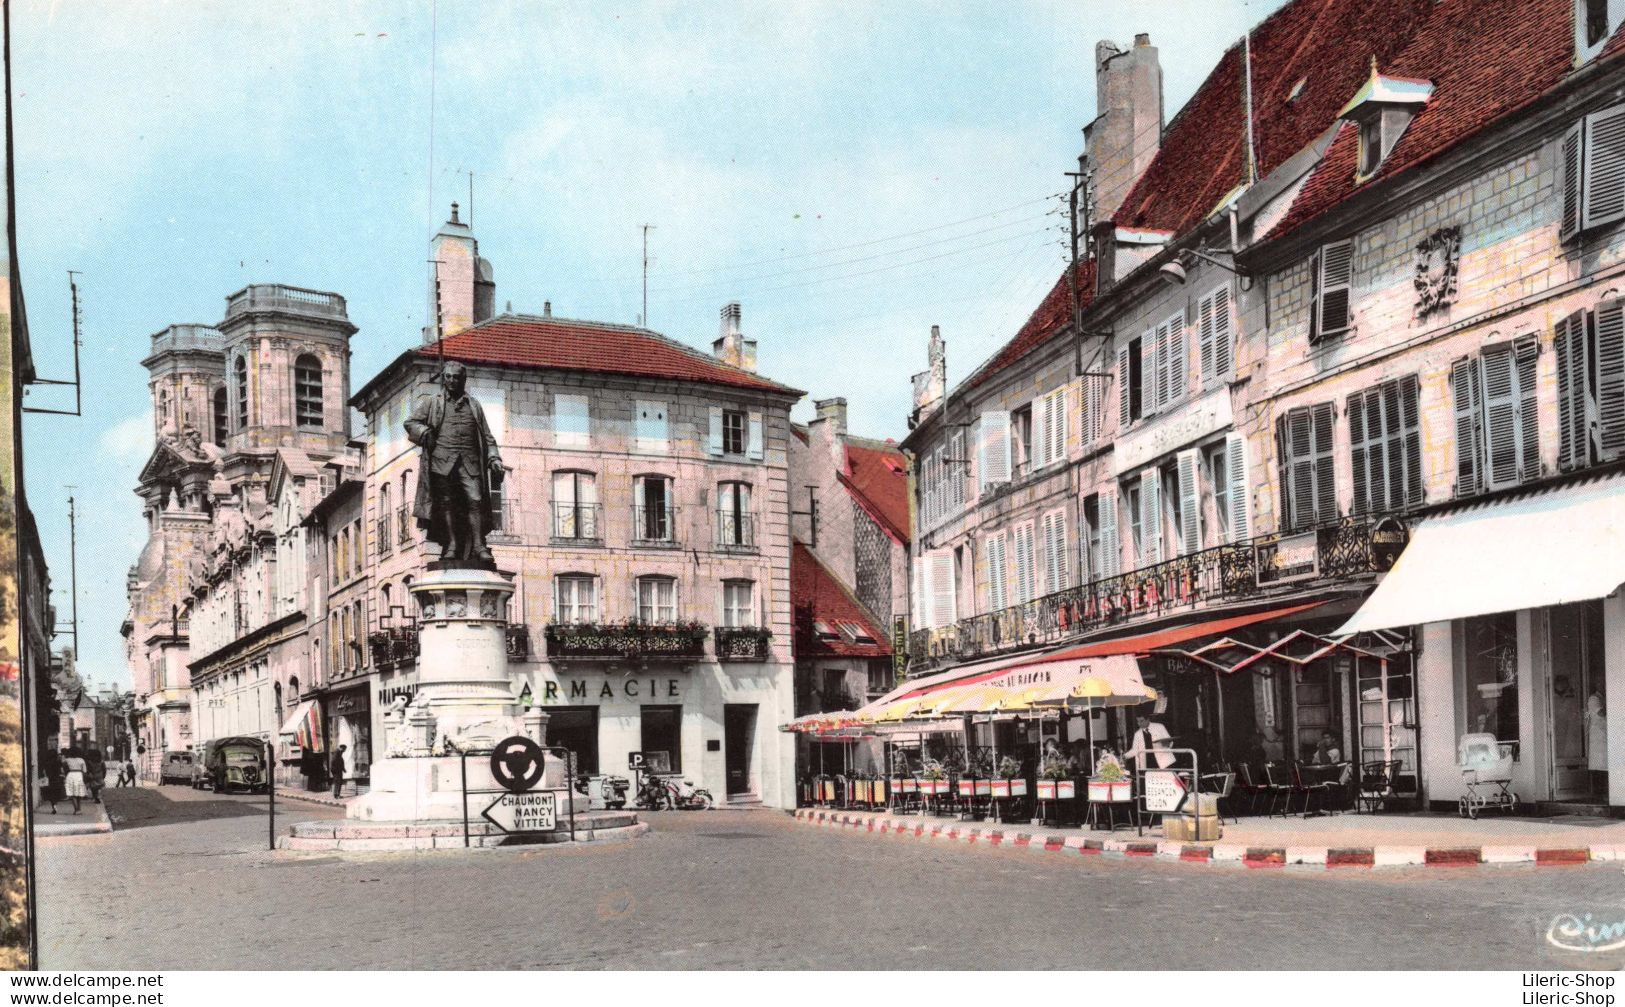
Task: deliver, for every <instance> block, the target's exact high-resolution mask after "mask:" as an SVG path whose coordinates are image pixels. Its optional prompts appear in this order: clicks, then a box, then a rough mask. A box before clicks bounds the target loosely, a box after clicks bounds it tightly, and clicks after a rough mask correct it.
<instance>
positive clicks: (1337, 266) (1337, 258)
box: [1317, 241, 1354, 336]
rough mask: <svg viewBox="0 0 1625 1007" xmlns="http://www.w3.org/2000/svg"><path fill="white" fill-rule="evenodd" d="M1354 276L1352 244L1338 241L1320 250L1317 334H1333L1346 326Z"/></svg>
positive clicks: (1347, 325)
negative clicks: (1350, 288)
mask: <svg viewBox="0 0 1625 1007" xmlns="http://www.w3.org/2000/svg"><path fill="white" fill-rule="evenodd" d="M1353 275H1354V242H1353V241H1338V242H1334V243H1332V244H1330V245H1327V246H1325V247H1324V248H1323V249H1321V255H1320V284H1319V291H1320V292H1319V297H1318V298H1317V301H1318V306H1319V309H1320V326H1319V335H1321V336H1329V335H1333V334H1335V333H1338V332H1342V331H1343V330H1344V329H1346V328H1348V327H1349V284H1350V282H1351V281H1352V279H1353Z"/></svg>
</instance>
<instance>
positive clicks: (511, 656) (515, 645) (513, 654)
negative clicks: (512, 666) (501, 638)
mask: <svg viewBox="0 0 1625 1007" xmlns="http://www.w3.org/2000/svg"><path fill="white" fill-rule="evenodd" d="M506 635H507V641H506V642H507V645H508V660H510V661H523V660H526V659H527V658H529V657H530V627H529V626H526V625H525V624H524V623H516V624H510V625H509V626H508V628H507V631H506Z"/></svg>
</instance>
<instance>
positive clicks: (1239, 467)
mask: <svg viewBox="0 0 1625 1007" xmlns="http://www.w3.org/2000/svg"><path fill="white" fill-rule="evenodd" d="M1224 464H1225V468H1226V469H1228V470H1229V471H1228V473H1227V475H1228V477H1229V480H1230V485H1229V487H1228V488H1227V489H1228V491H1227V493H1226V497H1227V499H1228V500H1229V502H1230V541H1232V542H1245V541H1247V540H1248V539H1249V538H1251V537H1252V530H1251V528H1250V520H1251V517H1252V507H1251V497H1250V496H1249V491H1248V488H1247V439H1246V438H1244V437H1243V436H1241V434H1239V433H1231V434H1226V435H1225V438H1224Z"/></svg>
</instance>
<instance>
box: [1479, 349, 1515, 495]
mask: <svg viewBox="0 0 1625 1007" xmlns="http://www.w3.org/2000/svg"><path fill="white" fill-rule="evenodd" d="M1479 366H1480V369H1481V370H1480V378H1479V380H1480V381H1481V382H1482V387H1483V391H1484V427H1483V429H1484V442H1485V445H1486V446H1487V447H1488V449H1489V450H1488V452H1487V455H1488V461H1489V464H1488V466H1487V467H1486V469H1485V479H1484V483H1485V485H1486V486H1487V487H1488V488H1490V489H1498V488H1500V487H1502V486H1512V485H1514V484H1516V483H1517V481H1518V385H1517V376H1516V374H1514V372H1513V366H1512V352H1511V348H1510V347H1502V348H1500V349H1498V350H1493V351H1489V352H1486V353H1485V354H1484V355H1483V356H1481V357H1479Z"/></svg>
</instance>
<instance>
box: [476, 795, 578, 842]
mask: <svg viewBox="0 0 1625 1007" xmlns="http://www.w3.org/2000/svg"><path fill="white" fill-rule="evenodd" d="M480 814H481V815H482V817H484V818H485V820H486V821H488V822H490V823H491V824H492V825H495V826H496V827H497V828H499V829H501V830H502V831H503V832H508V833H515V832H552V831H554V830H555V829H557V828H558V823H559V802H558V794H556V793H554V792H553V791H551V790H534V791H531V792H529V793H524V794H503V795H502V796H501V797H498V798H497V799H496V800H494V801H492V802H491V805H490V807H488V808H486V809H485V810H484V811H483V812H481V813H480Z"/></svg>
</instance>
